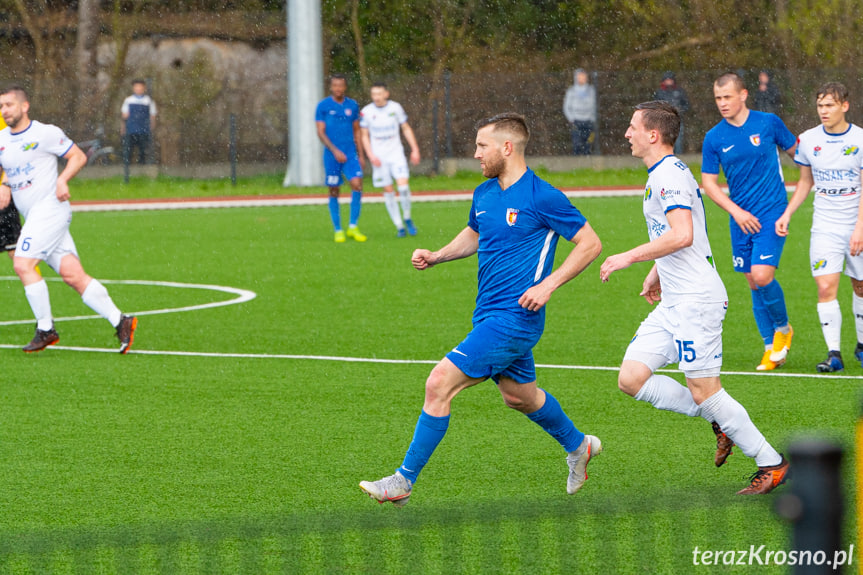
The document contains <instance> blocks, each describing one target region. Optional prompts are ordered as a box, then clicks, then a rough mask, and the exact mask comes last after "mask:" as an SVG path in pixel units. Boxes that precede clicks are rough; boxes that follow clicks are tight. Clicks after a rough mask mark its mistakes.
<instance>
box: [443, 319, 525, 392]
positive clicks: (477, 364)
mask: <svg viewBox="0 0 863 575" xmlns="http://www.w3.org/2000/svg"><path fill="white" fill-rule="evenodd" d="M541 336H542V330H539V331H537V330H532V329H527V330H526V329H524V328H521V327H520V326H519V325H518V324H516V323H513V322H512V321H508V320H506V319H504V318H500V317H488V318H486V319H484V320H482V321H481V322H480V323H478V324H476V325H474V326H473V329H472V330H471V332H470V333H469V334H467V337H466V338H464V341H462V342H461V343H460V344H458V345H457V346H456V347H455V348H454V349H453V350H452V351H451V352H449V353H448V354H446V357H447V359H449V360H450V361H451V362H453V363H454V364H455V366H456V367H457V368H459V369H460V370H462V371H463V372H464V373H465V374H466V375H467V376H469V377H482V378H489V377H490V378H492V379H493V380H494V381H495V382H497V381H498V380H499V379H500V377H501V376H502V377H507V378H509V379H512V380H514V381H515V382H517V383H531V382H533V381H536V368H535V365H534V362H533V351H532V350H533V347H534V346H535V345H536V343H537V342H538V341H539V338H540V337H541Z"/></svg>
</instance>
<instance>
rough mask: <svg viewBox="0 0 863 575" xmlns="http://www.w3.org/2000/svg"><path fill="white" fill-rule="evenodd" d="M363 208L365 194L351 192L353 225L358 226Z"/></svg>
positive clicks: (355, 191)
mask: <svg viewBox="0 0 863 575" xmlns="http://www.w3.org/2000/svg"><path fill="white" fill-rule="evenodd" d="M362 206H363V193H362V192H361V191H357V190H351V225H352V226H355V225H357V222H358V221H359V219H360V208H361V207H362Z"/></svg>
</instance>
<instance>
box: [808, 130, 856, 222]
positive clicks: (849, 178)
mask: <svg viewBox="0 0 863 575" xmlns="http://www.w3.org/2000/svg"><path fill="white" fill-rule="evenodd" d="M861 150H863V128H860V127H859V126H855V125H854V124H850V125H849V126H848V129H847V130H845V132H843V133H841V134H828V133H827V131H826V130H825V129H824V126H816V127H815V128H812V129H811V130H806V131H805V132H803V134H802V135H801V136H800V139H799V141H798V143H797V151H796V152H795V153H794V161H795V162H797V163H798V164H800V165H802V166H809V167H810V168H812V179H813V180H814V181H815V201H814V202H813V206H814V208H815V214H814V215H813V217H812V229H813V230H821V231H830V230H831V229H835V227H836V226H841V227H842V228H846V229H847V228H849V227H850V228H853V227H854V224H855V223H856V222H857V209H858V207H859V205H860V168H861V167H863V151H861Z"/></svg>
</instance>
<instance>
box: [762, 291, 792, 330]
mask: <svg viewBox="0 0 863 575" xmlns="http://www.w3.org/2000/svg"><path fill="white" fill-rule="evenodd" d="M758 292H759V293H760V294H761V299H763V300H764V305H765V307H766V308H767V313H768V314H770V319H771V321H772V322H773V327H774V328H777V327H783V326H786V325H788V310H786V309H785V294H784V293H782V286H780V285H779V282H778V281H776V280H775V279H774V280H773V281H772V282H770V283H769V284H767V285H766V286H762V287H760V288H758Z"/></svg>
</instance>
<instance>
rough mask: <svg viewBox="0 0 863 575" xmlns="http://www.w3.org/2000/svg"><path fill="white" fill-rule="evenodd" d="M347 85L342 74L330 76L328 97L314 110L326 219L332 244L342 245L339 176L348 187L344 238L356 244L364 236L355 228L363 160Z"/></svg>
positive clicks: (354, 104) (356, 111) (357, 109)
mask: <svg viewBox="0 0 863 575" xmlns="http://www.w3.org/2000/svg"><path fill="white" fill-rule="evenodd" d="M347 91H348V81H347V79H346V78H345V76H344V75H343V74H333V75H332V76H330V96H328V97H327V98H324V99H323V100H321V101H320V103H319V104H318V107H317V109H316V110H315V124H316V125H317V129H318V138H319V139H320V140H321V143H323V144H324V171H325V172H326V176H325V177H326V186H327V187H328V188H329V190H330V204H329V205H330V218H332V220H333V228H335V232H336V233H335V240H336V243H343V242H344V241H345V237H346V234H345V231H344V230H343V229H342V219H341V214H340V213H339V187H340V186H341V185H342V176H343V175H344V177H345V178H347V180H348V182H349V183H350V186H351V220H350V226H349V227H348V232H347V237H349V238H353V239H355V240H356V241H358V242H364V241H366V239H367V238H366V236H365V235H364V234H363V233H362V232H361V231H360V228H359V227H357V222H358V221H359V219H360V208H361V207H362V200H363V167H364V165H365V159H364V158H363V156H362V155H361V154H359V153H358V150H361V149H362V140H361V139H360V107H359V105H358V104H357V102H356V100H353V99H351V98H348V97H347V96H346V95H345V94H346V93H347Z"/></svg>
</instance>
